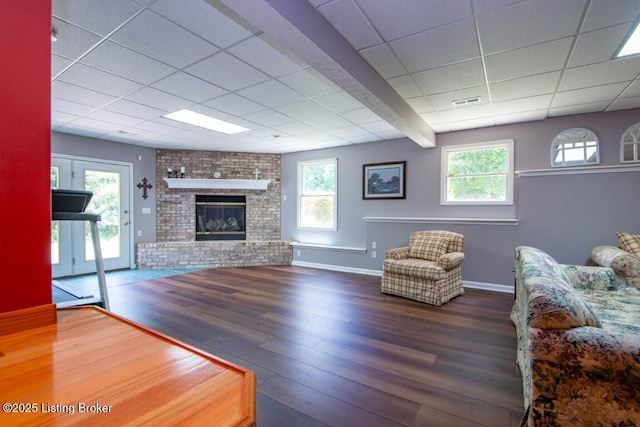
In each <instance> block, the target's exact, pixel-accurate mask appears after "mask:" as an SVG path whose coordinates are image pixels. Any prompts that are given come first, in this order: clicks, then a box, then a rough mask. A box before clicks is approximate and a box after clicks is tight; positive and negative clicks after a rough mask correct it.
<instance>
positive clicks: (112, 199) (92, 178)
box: [84, 171, 120, 240]
mask: <svg viewBox="0 0 640 427" xmlns="http://www.w3.org/2000/svg"><path fill="white" fill-rule="evenodd" d="M87 172H88V173H86V174H85V178H84V180H85V189H87V190H88V191H92V192H93V197H92V198H91V202H90V204H89V206H88V207H87V211H88V212H89V211H90V212H92V213H97V214H99V215H100V218H101V221H100V222H99V223H98V233H99V234H100V238H101V239H104V240H109V239H111V238H113V237H115V236H117V235H118V234H119V233H120V200H119V198H120V196H119V195H120V180H119V175H118V174H116V173H109V172H99V171H87ZM86 226H87V234H86V235H87V236H90V235H91V234H90V233H89V228H88V227H89V225H88V223H87V224H86Z"/></svg>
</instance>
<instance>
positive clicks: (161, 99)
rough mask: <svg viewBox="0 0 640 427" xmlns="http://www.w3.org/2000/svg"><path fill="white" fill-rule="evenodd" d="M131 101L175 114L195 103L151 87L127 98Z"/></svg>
mask: <svg viewBox="0 0 640 427" xmlns="http://www.w3.org/2000/svg"><path fill="white" fill-rule="evenodd" d="M127 99H128V100H129V101H133V102H137V103H138V104H143V105H148V106H149V107H153V108H159V109H161V110H164V111H168V112H174V111H178V110H182V109H183V108H187V107H189V106H191V105H193V102H191V101H189V100H186V99H184V98H180V97H177V96H174V95H171V94H168V93H166V92H162V91H160V90H157V89H153V88H151V87H146V88H144V89H141V90H139V91H138V92H136V93H134V94H132V95H129V96H127Z"/></svg>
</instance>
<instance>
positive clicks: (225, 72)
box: [184, 52, 269, 91]
mask: <svg viewBox="0 0 640 427" xmlns="http://www.w3.org/2000/svg"><path fill="white" fill-rule="evenodd" d="M184 71H186V72H187V73H189V74H193V75H194V76H196V77H200V78H202V79H204V80H206V81H208V82H210V83H212V84H214V85H217V86H220V87H222V88H225V89H227V90H229V91H236V90H239V89H243V88H245V87H249V86H253V85H255V84H258V83H260V82H263V81H266V80H269V76H267V75H266V74H264V73H263V72H261V71H258V70H257V69H255V68H253V67H252V66H250V65H248V64H246V63H244V62H242V61H240V60H239V59H238V58H236V57H234V56H231V55H229V54H228V53H226V52H220V53H217V54H215V55H213V56H212V57H210V58H207V59H205V60H204V61H201V62H199V63H197V64H195V65H192V66H190V67H188V68H186V69H185V70H184Z"/></svg>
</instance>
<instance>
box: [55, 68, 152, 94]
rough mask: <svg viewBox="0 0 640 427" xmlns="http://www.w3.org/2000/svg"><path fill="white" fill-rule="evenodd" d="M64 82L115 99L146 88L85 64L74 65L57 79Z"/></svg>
mask: <svg viewBox="0 0 640 427" xmlns="http://www.w3.org/2000/svg"><path fill="white" fill-rule="evenodd" d="M57 79H58V80H61V81H63V82H68V83H73V84H75V85H78V86H83V87H86V88H90V89H94V90H96V91H99V92H103V93H106V94H108V95H112V96H115V97H118V98H120V97H123V96H126V95H128V94H130V93H132V92H135V91H137V90H139V89H141V88H143V87H144V86H142V85H141V84H139V83H136V82H133V81H131V80H127V79H125V78H122V77H118V76H115V75H113V74H110V73H107V72H105V71H102V70H98V69H95V68H93V67H89V66H87V65H84V64H74V65H72V66H71V67H70V68H69V69H67V70H66V71H65V72H64V73H62V74H60V76H59V77H58V78H57Z"/></svg>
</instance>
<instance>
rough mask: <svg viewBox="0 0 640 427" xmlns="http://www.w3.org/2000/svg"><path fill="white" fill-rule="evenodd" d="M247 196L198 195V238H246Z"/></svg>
mask: <svg viewBox="0 0 640 427" xmlns="http://www.w3.org/2000/svg"><path fill="white" fill-rule="evenodd" d="M246 206H247V202H246V197H245V196H208V195H196V240H246V238H247V232H246Z"/></svg>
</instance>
